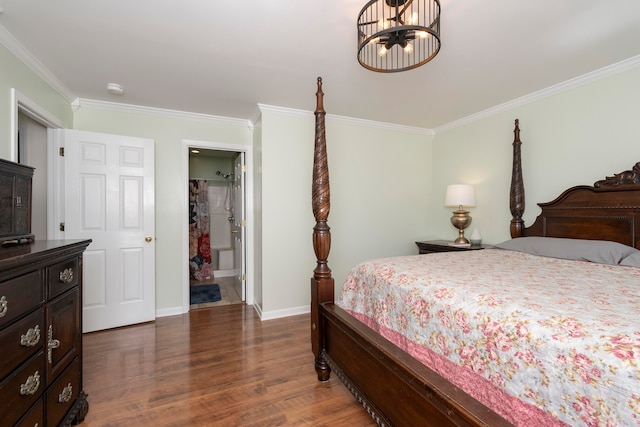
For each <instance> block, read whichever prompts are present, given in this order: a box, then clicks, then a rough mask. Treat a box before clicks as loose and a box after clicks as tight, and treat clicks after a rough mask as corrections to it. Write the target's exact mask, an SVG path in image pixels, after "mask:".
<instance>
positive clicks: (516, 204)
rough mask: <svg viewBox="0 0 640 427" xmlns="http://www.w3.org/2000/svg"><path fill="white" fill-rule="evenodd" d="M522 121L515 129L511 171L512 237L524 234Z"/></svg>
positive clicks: (517, 123)
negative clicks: (520, 125)
mask: <svg viewBox="0 0 640 427" xmlns="http://www.w3.org/2000/svg"><path fill="white" fill-rule="evenodd" d="M519 123H520V121H519V120H518V119H516V123H515V128H514V129H513V134H514V138H513V166H512V169H511V188H510V192H509V207H510V208H511V216H512V218H511V227H510V229H511V237H512V238H516V237H521V236H522V235H523V234H524V221H523V219H522V214H523V213H524V183H523V181H522V160H521V146H522V142H521V141H520V127H519V126H518V125H519Z"/></svg>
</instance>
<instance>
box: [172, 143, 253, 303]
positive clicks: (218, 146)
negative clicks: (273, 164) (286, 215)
mask: <svg viewBox="0 0 640 427" xmlns="http://www.w3.org/2000/svg"><path fill="white" fill-rule="evenodd" d="M190 148H201V149H206V150H218V151H234V152H241V153H244V162H245V169H246V172H245V176H244V177H245V180H244V193H245V201H244V205H245V218H244V219H245V220H246V227H245V233H244V236H245V239H244V251H245V257H246V265H245V271H244V273H245V281H244V286H245V291H246V296H247V298H246V301H245V302H246V303H247V304H248V305H253V298H254V280H253V274H252V273H253V271H254V269H253V242H254V233H253V230H254V229H253V222H254V220H253V177H252V173H251V172H252V170H253V167H252V165H253V147H252V146H251V145H244V144H227V143H221V142H212V141H196V140H192V139H183V140H182V183H183V185H182V257H181V260H182V312H183V313H188V312H189V265H188V262H187V260H188V259H189V149H190Z"/></svg>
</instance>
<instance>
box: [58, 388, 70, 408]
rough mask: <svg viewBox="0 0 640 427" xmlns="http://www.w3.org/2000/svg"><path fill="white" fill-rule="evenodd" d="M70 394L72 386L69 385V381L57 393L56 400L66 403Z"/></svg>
mask: <svg viewBox="0 0 640 427" xmlns="http://www.w3.org/2000/svg"><path fill="white" fill-rule="evenodd" d="M71 396H73V387H72V386H71V383H69V384H67V386H66V387H65V388H63V389H62V393H60V394H59V395H58V402H59V403H67V402H68V401H70V400H71Z"/></svg>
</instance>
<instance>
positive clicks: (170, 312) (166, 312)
mask: <svg viewBox="0 0 640 427" xmlns="http://www.w3.org/2000/svg"><path fill="white" fill-rule="evenodd" d="M178 314H184V312H183V311H182V306H181V305H180V306H176V307H169V308H162V309H160V310H156V317H167V316H176V315H178Z"/></svg>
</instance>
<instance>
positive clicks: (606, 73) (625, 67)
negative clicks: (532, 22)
mask: <svg viewBox="0 0 640 427" xmlns="http://www.w3.org/2000/svg"><path fill="white" fill-rule="evenodd" d="M638 67H640V55H637V56H632V57H631V58H628V59H625V60H623V61H620V62H616V63H615V64H611V65H608V66H606V67H603V68H600V69H598V70H595V71H591V72H589V73H586V74H583V75H581V76H578V77H575V78H573V79H569V80H566V81H564V82H562V83H558V84H556V85H553V86H549V87H547V88H545V89H542V90H539V91H536V92H533V93H530V94H528V95H524V96H521V97H520V98H516V99H512V100H511V101H507V102H505V103H503V104H499V105H496V106H494V107H491V108H487V109H486V110H483V111H480V112H478V113H475V114H471V115H470V116H466V117H463V118H461V119H459V120H454V121H453V122H449V123H447V124H444V125H442V126H438V127H436V128H434V131H435V133H436V134H438V133H440V132H444V131H446V130H450V129H454V128H457V127H460V126H464V125H467V124H469V123H472V122H475V121H478V120H481V119H484V118H486V117H489V116H493V115H495V114H498V113H502V112H504V111H508V110H511V109H513V108H516V107H520V106H522V105H526V104H530V103H532V102H535V101H538V100H541V99H544V98H547V97H550V96H553V95H557V94H559V93H562V92H566V91H569V90H571V89H574V88H577V87H580V86H584V85H586V84H589V83H593V82H595V81H598V80H602V79H605V78H607V77H611V76H615V75H616V74H621V73H624V72H626V71H630V70H633V69H635V68H638Z"/></svg>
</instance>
